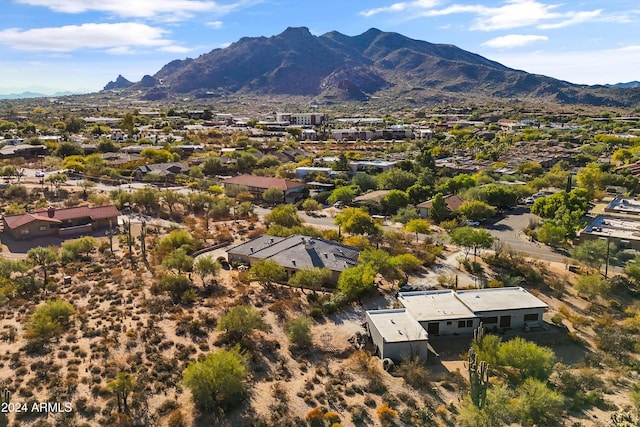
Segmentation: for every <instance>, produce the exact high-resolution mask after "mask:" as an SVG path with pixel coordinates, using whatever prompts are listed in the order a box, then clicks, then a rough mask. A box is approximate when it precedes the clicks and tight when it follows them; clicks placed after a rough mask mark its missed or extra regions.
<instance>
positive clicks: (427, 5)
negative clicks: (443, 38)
mask: <svg viewBox="0 0 640 427" xmlns="http://www.w3.org/2000/svg"><path fill="white" fill-rule="evenodd" d="M439 4H440V2H439V1H435V0H433V1H432V0H423V1H413V2H402V3H393V4H391V5H390V6H386V7H379V8H375V9H369V10H365V11H362V12H360V14H361V15H363V16H365V17H370V16H373V15H376V14H379V13H402V15H403V16H405V17H406V19H416V18H421V17H437V16H447V15H454V14H463V13H465V14H471V15H475V18H474V19H473V22H472V23H471V24H470V25H469V28H470V29H471V30H481V31H494V30H507V29H512V28H519V27H527V26H537V27H538V28H540V29H552V28H561V27H566V26H569V25H576V24H580V23H583V22H587V21H592V20H595V19H600V20H604V19H613V17H609V18H606V17H603V16H602V9H598V10H593V11H566V12H561V11H560V7H561V5H559V4H545V3H543V2H540V1H538V0H505V1H504V3H503V4H502V5H501V6H497V7H490V6H485V5H483V4H452V5H450V6H446V7H442V8H438V7H437V6H439ZM615 19H616V20H619V17H618V18H615Z"/></svg>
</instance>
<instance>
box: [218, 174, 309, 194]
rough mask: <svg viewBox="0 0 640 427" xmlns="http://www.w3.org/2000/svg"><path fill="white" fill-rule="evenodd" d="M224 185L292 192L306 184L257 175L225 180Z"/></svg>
mask: <svg viewBox="0 0 640 427" xmlns="http://www.w3.org/2000/svg"><path fill="white" fill-rule="evenodd" d="M222 183H223V184H238V185H245V186H247V187H256V188H264V189H269V188H279V189H281V190H282V191H287V190H291V189H294V188H300V187H304V184H303V183H301V182H297V181H288V180H286V179H283V178H273V177H270V176H255V175H238V176H234V177H233V178H229V179H225V180H224V181H222Z"/></svg>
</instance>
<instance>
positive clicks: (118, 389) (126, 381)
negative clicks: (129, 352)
mask: <svg viewBox="0 0 640 427" xmlns="http://www.w3.org/2000/svg"><path fill="white" fill-rule="evenodd" d="M135 387H136V377H135V375H131V374H128V373H126V372H120V373H118V375H116V377H115V379H113V380H111V381H109V382H108V383H107V388H108V389H109V391H111V393H113V394H115V395H116V398H117V401H118V412H121V413H125V414H128V413H129V403H128V402H127V399H128V398H129V394H130V393H131V392H132V391H133V390H134V389H135Z"/></svg>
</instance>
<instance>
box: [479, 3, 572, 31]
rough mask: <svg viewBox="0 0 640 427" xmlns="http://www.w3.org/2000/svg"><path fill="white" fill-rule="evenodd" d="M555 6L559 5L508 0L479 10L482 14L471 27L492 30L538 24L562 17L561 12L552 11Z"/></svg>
mask: <svg viewBox="0 0 640 427" xmlns="http://www.w3.org/2000/svg"><path fill="white" fill-rule="evenodd" d="M555 8H557V6H550V5H545V4H542V3H540V2H538V1H535V0H508V1H507V2H506V4H505V5H504V6H501V7H494V8H486V9H484V10H482V11H479V15H480V16H479V17H478V18H476V20H475V22H474V24H473V26H472V27H471V29H472V30H483V31H491V30H505V29H510V28H517V27H525V26H529V25H536V24H538V23H539V22H541V21H545V20H549V19H557V18H558V17H560V14H558V13H554V12H552V10H553V9H555Z"/></svg>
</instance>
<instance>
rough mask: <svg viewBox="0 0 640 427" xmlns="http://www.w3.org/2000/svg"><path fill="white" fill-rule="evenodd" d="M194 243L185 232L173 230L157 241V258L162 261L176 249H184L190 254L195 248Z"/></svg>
mask: <svg viewBox="0 0 640 427" xmlns="http://www.w3.org/2000/svg"><path fill="white" fill-rule="evenodd" d="M195 244H196V241H195V240H194V239H193V237H191V234H189V232H188V231H187V230H173V231H172V232H170V233H169V234H168V235H167V236H166V237H163V238H161V239H160V240H158V242H157V245H156V248H157V252H158V256H159V258H160V259H161V260H162V259H163V258H164V257H165V256H167V255H169V254H170V253H171V252H173V251H175V250H176V249H180V248H182V249H184V250H185V251H186V252H187V253H190V252H191V251H192V250H193V248H194V247H195Z"/></svg>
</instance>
